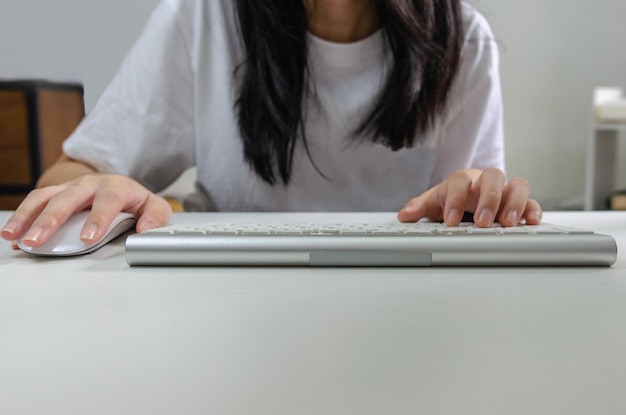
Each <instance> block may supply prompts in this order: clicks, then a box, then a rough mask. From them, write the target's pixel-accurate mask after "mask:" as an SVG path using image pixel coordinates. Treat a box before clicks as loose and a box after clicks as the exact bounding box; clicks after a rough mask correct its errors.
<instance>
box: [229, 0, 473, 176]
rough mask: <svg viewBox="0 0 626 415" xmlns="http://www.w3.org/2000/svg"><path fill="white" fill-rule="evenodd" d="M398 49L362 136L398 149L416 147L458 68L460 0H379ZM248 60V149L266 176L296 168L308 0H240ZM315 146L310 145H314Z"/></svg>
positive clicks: (242, 106) (242, 119) (242, 123)
mask: <svg viewBox="0 0 626 415" xmlns="http://www.w3.org/2000/svg"><path fill="white" fill-rule="evenodd" d="M375 3H376V8H377V13H378V18H379V20H380V22H381V25H382V30H383V32H384V34H385V38H386V42H387V45H388V47H389V50H390V52H391V54H392V57H393V60H392V62H393V63H392V67H391V69H390V73H389V77H388V79H387V80H386V83H385V85H384V87H383V89H382V91H381V93H380V98H379V99H378V102H375V103H373V107H372V110H371V111H370V113H369V115H368V116H367V117H366V118H365V119H364V120H362V122H361V124H360V126H359V127H358V129H357V131H355V137H369V139H371V140H372V141H374V142H379V143H382V144H384V145H385V146H388V147H389V148H391V149H392V150H399V149H401V148H404V147H410V146H411V145H413V144H414V142H415V139H416V137H417V136H418V135H421V134H423V133H425V132H426V131H427V130H428V129H429V128H430V127H431V126H432V124H433V122H434V120H435V118H436V116H437V114H439V113H440V112H441V111H442V110H443V109H444V107H445V104H446V100H447V97H448V92H449V90H450V87H451V84H452V82H453V80H454V77H455V75H456V73H457V71H458V67H459V62H460V54H461V45H462V42H463V27H462V17H461V5H460V0H376V1H375ZM237 13H238V16H239V25H240V31H241V36H242V38H243V42H244V46H245V50H246V61H245V63H244V65H243V66H242V67H241V68H240V69H241V70H243V71H244V72H243V77H242V84H241V90H240V91H239V96H238V99H237V103H236V109H237V113H238V121H239V129H240V132H241V136H242V138H243V144H244V156H245V158H246V160H247V161H248V162H249V163H250V164H251V165H252V167H253V168H254V170H255V172H256V173H257V174H258V175H259V176H260V177H261V178H262V179H263V180H265V181H266V182H268V183H270V184H274V183H276V182H277V176H276V174H277V173H278V175H279V177H280V179H281V181H282V182H283V183H284V184H287V183H288V182H289V178H290V176H291V171H292V164H293V155H294V151H295V149H296V145H297V143H298V140H302V142H303V145H304V146H305V148H306V138H305V131H304V119H303V118H304V108H303V99H304V98H305V94H306V90H307V85H306V83H307V79H308V69H307V42H306V31H307V14H306V9H305V6H304V1H303V0H283V1H276V0H237ZM307 152H308V149H307Z"/></svg>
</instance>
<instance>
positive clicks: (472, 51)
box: [430, 12, 505, 186]
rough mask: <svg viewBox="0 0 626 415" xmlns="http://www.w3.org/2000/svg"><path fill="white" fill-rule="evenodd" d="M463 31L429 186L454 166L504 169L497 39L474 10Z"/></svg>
mask: <svg viewBox="0 0 626 415" xmlns="http://www.w3.org/2000/svg"><path fill="white" fill-rule="evenodd" d="M466 31H467V34H466V40H465V44H464V47H463V51H462V55H461V66H460V69H459V73H458V74H457V78H456V79H455V82H454V84H453V87H452V89H451V92H450V96H449V104H448V109H447V111H446V114H445V117H444V120H443V123H442V128H441V131H440V135H439V139H438V141H437V144H436V160H435V167H434V170H433V174H432V176H431V183H430V186H434V185H436V184H438V183H440V182H441V181H443V180H445V179H446V178H447V177H448V176H449V175H450V173H452V172H454V171H455V170H459V169H469V168H476V169H485V168H489V167H496V168H499V169H501V170H502V171H504V170H505V154H504V132H503V130H504V129H503V110H502V92H501V87H500V73H499V54H498V45H497V42H496V40H495V39H494V36H493V34H492V32H491V29H490V28H489V26H488V24H487V22H486V20H485V19H484V18H483V17H482V16H480V15H479V14H478V13H476V12H474V17H473V19H472V20H471V22H470V24H469V25H468V28H467V29H466Z"/></svg>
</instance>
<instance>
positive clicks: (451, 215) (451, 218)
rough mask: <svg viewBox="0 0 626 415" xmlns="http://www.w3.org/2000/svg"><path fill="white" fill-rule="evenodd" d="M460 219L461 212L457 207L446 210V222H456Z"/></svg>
mask: <svg viewBox="0 0 626 415" xmlns="http://www.w3.org/2000/svg"><path fill="white" fill-rule="evenodd" d="M460 221H461V214H460V213H459V210H458V209H450V212H448V222H449V223H457V222H460Z"/></svg>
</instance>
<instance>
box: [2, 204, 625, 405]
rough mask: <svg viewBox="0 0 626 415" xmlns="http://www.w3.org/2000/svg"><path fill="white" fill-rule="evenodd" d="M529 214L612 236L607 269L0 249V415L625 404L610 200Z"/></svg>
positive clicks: (619, 276)
mask: <svg viewBox="0 0 626 415" xmlns="http://www.w3.org/2000/svg"><path fill="white" fill-rule="evenodd" d="M8 214H9V213H8V212H0V223H2V224H4V222H5V221H6V219H7V218H8ZM228 216H232V215H228ZM274 217H275V216H274ZM343 217H344V218H346V216H343ZM379 217H384V215H382V216H381V215H379ZM199 218H202V215H200V216H198V215H197V214H196V215H191V214H181V215H177V216H175V217H174V219H173V220H174V221H177V222H182V221H195V220H198V219H199ZM352 219H354V220H359V219H360V217H359V216H358V215H357V216H355V217H352ZM544 220H545V221H546V222H551V223H560V224H563V225H571V226H577V227H584V228H588V229H593V230H595V231H597V232H601V233H607V234H611V235H613V236H614V237H615V238H616V240H617V241H618V259H617V262H616V264H615V265H614V266H613V267H611V268H552V269H544V268H531V269H522V268H493V269H485V268H476V269H447V268H443V269H417V268H414V269H410V268H405V269H382V268H378V269H310V268H303V269H296V268H280V269H278V268H264V269H259V268H247V269H246V268H184V269H181V268H129V267H128V266H127V265H126V262H125V259H124V246H123V242H122V241H121V240H120V241H116V242H114V243H112V244H110V245H108V246H106V247H104V248H102V249H101V250H100V251H98V252H96V253H94V254H91V255H88V256H84V257H78V258H72V259H55V260H50V259H36V258H33V257H30V256H27V255H26V254H23V253H20V252H14V251H12V250H11V249H10V246H9V244H8V243H4V242H3V243H0V408H2V409H1V412H2V413H4V414H42V413H45V414H48V415H49V414H63V415H68V414H81V415H82V414H90V415H94V414H113V413H115V414H150V415H155V414H173V413H177V414H199V413H202V414H229V415H233V414H235V415H238V414H254V415H261V414H272V415H276V414H289V415H292V414H316V415H319V414H359V415H361V414H499V415H500V414H524V415H527V414H533V415H536V414H568V415H573V414H585V415H587V414H592V413H594V414H623V413H626V395H625V394H624V388H625V386H626V269H625V268H626V212H625V213H621V212H582V213H550V212H548V213H546V214H545V219H544Z"/></svg>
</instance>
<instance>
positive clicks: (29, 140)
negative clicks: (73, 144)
mask: <svg viewBox="0 0 626 415" xmlns="http://www.w3.org/2000/svg"><path fill="white" fill-rule="evenodd" d="M83 96H84V90H83V86H82V85H81V84H77V83H58V82H47V81H31V80H24V81H0V210H5V209H9V210H10V209H15V208H16V207H17V206H18V205H19V203H20V202H21V201H22V199H23V198H24V196H25V195H26V194H27V193H28V192H29V191H30V190H32V189H33V188H34V187H35V183H36V181H37V179H38V178H39V176H40V175H41V173H42V172H43V171H44V170H45V169H46V168H48V167H49V166H50V165H51V164H52V163H54V161H55V160H56V159H57V158H58V157H59V156H60V155H61V153H62V149H61V146H62V143H63V141H64V140H65V139H66V138H67V137H68V136H69V135H70V134H71V133H72V131H74V129H75V128H76V126H77V125H78V124H79V123H80V121H81V120H82V118H83V117H84V115H85V105H84V101H83Z"/></svg>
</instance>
